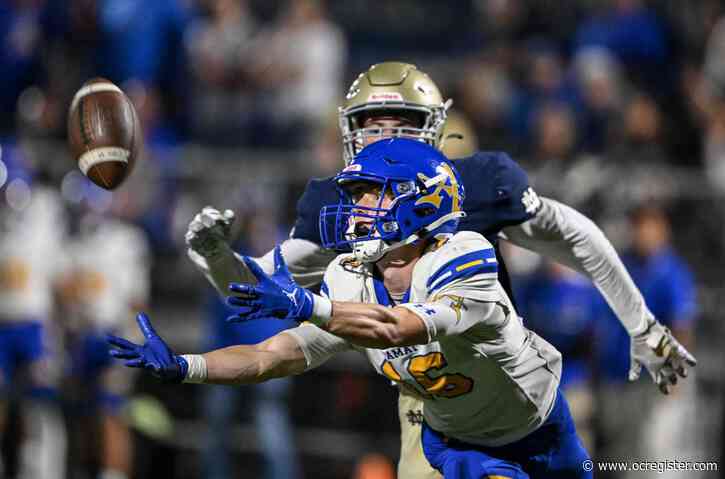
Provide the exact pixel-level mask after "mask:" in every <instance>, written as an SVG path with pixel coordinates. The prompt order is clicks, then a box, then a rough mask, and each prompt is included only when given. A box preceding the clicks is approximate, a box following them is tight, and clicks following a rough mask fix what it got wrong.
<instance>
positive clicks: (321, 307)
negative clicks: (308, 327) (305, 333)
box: [310, 294, 332, 327]
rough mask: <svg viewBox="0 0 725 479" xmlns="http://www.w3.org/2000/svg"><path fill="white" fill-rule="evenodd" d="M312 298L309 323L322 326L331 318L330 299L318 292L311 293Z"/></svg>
mask: <svg viewBox="0 0 725 479" xmlns="http://www.w3.org/2000/svg"><path fill="white" fill-rule="evenodd" d="M312 298H313V299H314V302H313V303H312V316H311V317H310V323H312V324H314V325H315V326H320V327H321V326H324V325H325V324H327V323H328V322H329V321H330V320H331V319H332V301H330V300H329V299H327V298H325V297H324V296H320V295H319V294H313V295H312Z"/></svg>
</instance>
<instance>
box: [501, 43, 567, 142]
mask: <svg viewBox="0 0 725 479" xmlns="http://www.w3.org/2000/svg"><path fill="white" fill-rule="evenodd" d="M523 66H524V80H523V81H524V84H523V88H522V89H521V90H520V91H518V92H517V93H518V94H517V97H516V101H515V104H514V106H513V109H512V112H511V117H510V122H509V125H508V126H509V128H510V129H511V132H512V134H513V135H514V137H515V139H516V141H518V142H519V143H523V144H524V145H526V146H529V145H531V144H532V143H533V141H534V139H533V130H534V122H535V118H536V116H537V115H538V113H539V109H540V108H541V107H542V106H543V105H546V104H548V103H551V102H558V103H572V102H573V100H574V98H573V95H572V91H571V88H569V87H568V85H567V84H566V83H565V77H564V68H565V66H564V63H563V59H562V57H561V55H560V53H559V51H558V50H557V48H556V46H555V45H552V44H551V43H549V42H547V41H544V40H541V39H536V40H531V41H529V42H527V43H526V55H525V63H524V65H523Z"/></svg>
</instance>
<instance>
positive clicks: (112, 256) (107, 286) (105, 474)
mask: <svg viewBox="0 0 725 479" xmlns="http://www.w3.org/2000/svg"><path fill="white" fill-rule="evenodd" d="M78 176H80V175H78ZM81 184H82V185H84V190H85V195H84V196H85V199H84V200H82V202H81V204H80V205H79V209H80V211H78V212H77V218H76V220H77V230H76V231H75V235H74V237H73V240H72V242H71V243H70V247H69V248H68V249H67V250H66V254H68V256H69V259H70V266H69V268H68V271H67V274H66V277H65V281H64V283H65V285H66V287H65V288H64V290H65V291H66V306H67V309H68V312H69V317H70V319H69V324H68V328H69V332H70V334H69V336H70V337H71V338H72V340H71V350H72V356H73V372H74V374H73V377H74V378H75V379H76V382H77V383H78V384H76V388H77V393H78V394H79V399H78V402H79V406H80V410H81V411H82V416H81V417H79V418H76V419H78V420H74V421H73V423H74V424H75V425H76V426H78V425H83V428H82V430H81V431H75V432H76V433H80V434H79V438H81V439H80V440H79V441H78V442H79V446H81V447H82V448H85V449H87V450H84V451H81V454H83V455H86V456H87V457H85V458H84V459H85V461H84V462H86V466H90V467H89V468H90V469H91V470H93V469H98V476H97V477H98V478H99V479H128V478H130V477H131V472H132V471H131V465H132V443H131V435H130V431H129V429H128V425H127V423H126V419H125V418H124V414H123V406H124V404H125V400H126V398H127V395H128V393H129V391H130V388H131V386H132V375H130V374H129V371H124V370H123V369H121V368H114V367H111V358H110V356H109V355H108V348H107V347H106V346H105V339H106V335H108V334H110V333H114V334H118V333H124V332H127V331H128V326H129V324H128V321H129V318H130V317H131V316H132V314H130V313H131V312H132V311H137V310H138V309H139V308H143V307H145V306H146V305H147V304H148V299H149V293H150V277H149V275H150V268H151V264H150V257H149V254H148V245H147V241H146V236H145V235H144V233H143V231H142V230H141V229H140V228H139V227H137V226H135V225H133V224H131V223H130V222H128V221H127V220H126V219H125V217H124V212H125V209H126V205H125V203H126V202H127V201H128V198H126V197H125V195H124V192H123V190H121V191H118V192H115V193H113V195H111V193H109V192H106V191H103V190H101V189H100V188H97V187H95V186H94V185H91V184H90V182H88V181H85V179H83V180H82V183H81ZM88 411H93V412H94V414H92V415H90V418H89V415H88ZM89 419H90V421H89ZM89 435H91V436H95V437H99V440H98V441H87V439H86V438H87V437H89ZM88 456H90V457H88Z"/></svg>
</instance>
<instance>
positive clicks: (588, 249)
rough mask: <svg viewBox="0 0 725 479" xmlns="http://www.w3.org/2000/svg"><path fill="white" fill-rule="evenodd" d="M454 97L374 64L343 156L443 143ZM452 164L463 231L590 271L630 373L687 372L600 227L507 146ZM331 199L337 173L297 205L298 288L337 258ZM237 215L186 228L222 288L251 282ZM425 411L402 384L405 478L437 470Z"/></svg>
mask: <svg viewBox="0 0 725 479" xmlns="http://www.w3.org/2000/svg"><path fill="white" fill-rule="evenodd" d="M450 103H451V102H450V100H448V101H446V100H444V98H443V96H442V95H441V93H440V91H439V89H438V87H437V86H436V85H435V83H434V82H433V81H432V80H431V79H430V77H428V76H427V75H426V74H425V73H423V72H421V71H420V70H418V69H417V68H416V67H415V66H414V65H410V64H405V63H398V62H384V63H379V64H376V65H372V66H371V67H370V68H369V70H368V71H366V72H363V73H361V74H360V75H359V77H358V78H357V79H356V80H355V81H354V82H353V83H352V85H351V86H350V89H349V91H348V94H347V96H346V98H345V100H344V102H343V105H342V106H341V107H340V125H341V133H342V136H343V144H344V152H345V154H344V158H345V161H346V163H347V162H349V161H350V159H351V158H352V156H353V155H354V154H355V153H357V151H359V149H360V148H361V147H362V146H364V145H366V144H369V143H370V142H372V141H375V140H378V139H381V138H386V137H395V136H403V137H411V138H417V139H420V140H421V141H425V142H427V143H429V144H431V145H433V146H435V147H437V148H442V147H443V146H444V143H443V142H444V140H445V139H446V136H445V135H444V134H443V132H442V131H443V128H444V126H445V125H446V117H447V113H446V112H447V110H448V108H449V107H450ZM456 164H457V165H458V166H457V168H458V170H459V172H460V173H461V176H462V177H463V179H464V181H463V183H464V185H468V186H470V188H469V195H468V198H469V200H468V201H467V206H466V207H465V209H466V211H467V212H468V213H469V215H468V218H464V219H463V220H462V225H461V226H462V229H465V230H472V231H477V232H480V233H482V234H484V235H485V236H486V237H487V238H488V239H489V240H490V241H491V242H492V243H494V244H495V242H496V240H497V236H498V237H500V238H503V239H505V240H508V241H510V242H512V243H514V244H516V245H518V246H521V247H524V248H527V249H530V250H532V251H534V252H537V253H539V254H542V255H544V256H546V257H548V258H549V259H552V260H555V261H558V262H560V263H562V264H565V265H567V266H569V267H571V268H573V269H575V270H577V271H579V272H581V273H583V274H584V275H586V276H587V277H588V278H590V279H591V280H592V281H593V282H594V284H595V285H596V287H597V288H598V289H599V290H600V292H601V293H602V295H603V296H604V297H605V299H606V300H607V302H608V303H609V304H610V305H611V307H612V309H613V310H614V311H615V313H616V315H617V317H618V318H619V320H620V321H621V323H622V326H623V327H624V328H625V329H626V330H627V332H628V333H629V335H630V336H631V338H632V347H631V366H632V370H631V372H630V378H636V377H638V376H639V371H640V370H641V368H642V367H644V368H645V369H646V370H647V371H648V373H649V374H650V375H651V377H652V379H653V380H654V381H655V382H656V383H657V385H658V386H659V388H660V390H661V391H662V392H663V393H665V394H666V393H667V392H668V391H669V390H670V388H671V386H672V384H674V382H675V381H676V378H677V373H681V371H678V372H676V371H675V370H674V369H673V368H672V364H673V361H674V360H676V359H677V357H676V352H677V351H679V349H678V348H675V347H671V346H670V344H675V343H676V342H675V341H674V338H673V337H672V335H671V334H670V333H669V332H668V331H667V330H666V329H665V328H664V327H663V326H662V325H661V324H660V323H659V322H657V321H656V319H655V318H654V316H653V315H652V313H651V312H650V311H649V309H648V307H647V305H646V304H645V302H644V300H643V298H642V295H641V294H640V292H639V291H638V290H637V288H636V286H635V285H634V283H633V282H632V280H631V278H630V277H629V274H628V273H627V271H626V269H625V268H624V266H623V265H622V262H621V261H620V259H619V258H618V256H617V254H616V252H615V251H614V248H613V247H612V245H611V244H610V243H609V241H608V240H607V238H606V237H605V236H604V234H603V233H602V232H601V230H599V228H598V227H597V226H596V225H595V224H594V223H593V222H592V221H591V220H589V219H588V218H586V217H585V216H583V215H582V214H581V213H579V212H577V211H575V210H574V209H572V208H570V207H568V206H566V205H562V204H561V203H558V202H556V201H554V200H552V199H549V198H543V197H538V196H537V195H536V193H535V192H534V190H533V189H532V188H531V186H530V185H529V184H528V180H527V178H526V174H525V172H523V171H522V170H521V168H520V167H519V166H518V165H517V164H516V163H515V162H514V161H513V160H511V158H509V157H508V155H506V154H505V153H502V152H479V153H476V154H475V155H473V156H471V157H469V158H465V159H459V160H456ZM330 192H332V200H330V199H329V196H330V195H329V193H330ZM335 199H336V194H335V191H334V186H333V185H332V181H331V179H322V180H312V181H310V182H309V184H308V186H307V189H306V191H305V193H304V195H303V196H302V197H301V198H300V201H299V203H298V217H297V222H296V224H295V228H294V230H293V232H292V233H291V235H290V239H289V240H287V241H285V242H284V243H283V244H282V245H281V247H282V251H283V253H284V256H285V258H286V260H287V264H288V265H289V268H290V270H291V271H292V273H293V275H294V277H295V280H296V281H297V282H298V283H299V284H300V285H302V286H305V287H312V286H314V285H315V284H318V283H319V282H320V281H321V279H322V274H323V273H324V271H325V269H326V267H327V265H328V264H329V262H330V261H331V260H332V259H333V258H334V253H332V252H331V251H330V250H328V249H325V248H323V247H322V246H321V245H322V241H321V239H320V238H319V232H318V228H317V216H318V212H319V209H320V207H321V206H322V205H324V204H326V202H330V201H335ZM232 220H233V214H231V212H229V211H227V212H225V214H224V215H222V214H221V213H220V212H218V211H216V210H215V209H213V208H205V209H204V210H203V211H202V212H201V213H200V214H199V215H197V216H196V217H195V218H194V219H193V220H192V222H191V223H190V225H189V231H188V233H187V242H188V244H189V256H190V257H191V259H192V260H193V261H194V263H195V264H196V265H197V266H198V267H199V268H200V269H201V270H202V272H203V273H204V274H205V275H206V276H207V278H209V279H210V280H211V282H212V283H213V284H214V285H215V286H216V287H217V289H219V290H220V291H221V292H222V294H227V293H228V285H229V284H230V283H233V282H243V281H245V280H249V279H250V273H249V272H248V271H246V268H244V263H243V262H242V259H241V258H240V257H238V256H236V257H235V255H234V254H233V253H232V252H231V250H230V249H229V248H228V246H227V243H228V235H225V233H224V232H225V231H228V230H229V228H228V225H229V223H230V222H231V221H232ZM273 257H274V255H273V253H272V252H270V253H268V254H267V255H265V256H264V257H262V258H259V259H258V262H259V264H260V265H261V266H262V267H263V269H264V270H265V271H266V272H267V273H270V274H271V272H272V271H273V268H274V261H273ZM499 279H500V281H501V282H502V283H504V286H506V285H507V283H508V282H507V275H506V271H505V267H504V264H503V263H501V264H500V265H499ZM509 291H510V290H509ZM662 355H664V356H665V357H664V358H662V357H661V356H662ZM670 356H671V357H670ZM421 409H422V407H421V403H420V401H419V400H418V399H416V398H415V397H414V396H412V395H410V394H407V393H406V392H405V391H401V394H400V400H399V413H400V422H401V442H402V447H401V460H400V462H399V467H398V477H399V478H401V479H413V478H415V479H420V478H423V477H425V478H429V479H433V478H436V477H438V475H437V474H436V473H435V471H433V470H432V469H431V468H430V467H429V466H428V465H427V463H426V461H425V460H424V458H423V457H422V454H421V450H420V446H419V445H418V444H419V443H420V427H419V421H418V419H417V418H418V417H419V414H418V411H420V410H421ZM408 418H410V419H411V420H408Z"/></svg>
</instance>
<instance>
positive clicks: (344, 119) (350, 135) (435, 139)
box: [338, 62, 453, 165]
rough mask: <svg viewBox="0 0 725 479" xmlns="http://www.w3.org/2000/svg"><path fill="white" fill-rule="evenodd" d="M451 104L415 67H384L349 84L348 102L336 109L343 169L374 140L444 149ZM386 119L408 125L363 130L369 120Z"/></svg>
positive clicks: (392, 64)
mask: <svg viewBox="0 0 725 479" xmlns="http://www.w3.org/2000/svg"><path fill="white" fill-rule="evenodd" d="M452 103H453V101H452V100H446V101H444V100H443V96H442V95H441V92H440V91H439V90H438V87H437V86H436V84H435V83H433V80H431V79H430V77H429V76H428V75H426V74H425V73H423V72H422V71H420V70H418V67H416V66H415V65H411V64H410V63H400V62H384V63H377V64H375V65H373V66H371V67H370V68H369V69H368V70H367V71H365V72H363V73H361V74H360V75H359V76H358V77H357V79H356V80H355V81H354V82H353V83H352V85H350V89H349V90H348V92H347V95H346V96H345V102H344V104H343V106H341V107H340V108H339V109H338V112H339V120H340V130H341V132H342V144H343V157H344V159H345V164H346V165H347V164H349V163H350V162H351V161H352V159H353V158H354V157H355V155H356V154H357V153H358V152H359V151H360V150H361V149H362V148H363V147H364V146H365V145H367V144H368V143H371V142H373V141H376V139H382V138H388V137H399V136H404V137H408V138H418V139H420V140H421V141H425V142H426V143H428V144H430V145H432V146H434V147H436V148H440V147H441V139H442V133H443V127H444V125H445V122H446V116H447V111H448V109H449V108H450V106H451V104H452ZM384 116H388V117H392V118H404V119H406V120H408V122H409V123H410V124H409V125H408V124H406V125H404V126H400V127H393V128H388V127H386V128H380V127H377V126H376V127H373V128H370V127H365V120H366V119H367V118H371V117H384Z"/></svg>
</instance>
